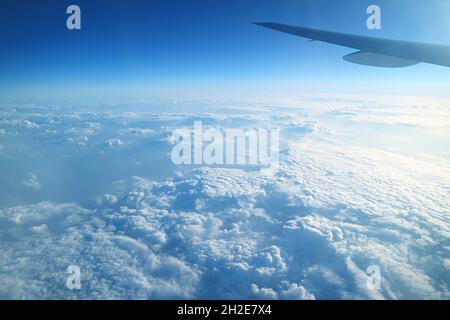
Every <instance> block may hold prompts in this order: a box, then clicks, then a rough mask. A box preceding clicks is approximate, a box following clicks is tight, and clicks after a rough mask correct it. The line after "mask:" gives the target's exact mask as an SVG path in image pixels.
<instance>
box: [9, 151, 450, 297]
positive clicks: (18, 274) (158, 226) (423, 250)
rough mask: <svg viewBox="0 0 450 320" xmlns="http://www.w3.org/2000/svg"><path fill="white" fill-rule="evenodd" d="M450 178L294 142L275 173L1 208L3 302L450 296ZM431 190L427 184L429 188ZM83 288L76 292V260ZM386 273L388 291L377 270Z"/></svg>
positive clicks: (194, 177)
mask: <svg viewBox="0 0 450 320" xmlns="http://www.w3.org/2000/svg"><path fill="white" fill-rule="evenodd" d="M448 177H449V175H448V169H447V168H442V167H437V166H433V165H425V164H424V163H421V162H418V161H414V160H411V159H408V158H405V157H401V156H398V155H394V154H389V153H385V152H380V151H375V150H372V149H364V148H343V147H339V148H338V147H334V146H332V145H326V144H323V145H318V144H317V143H311V144H310V143H300V144H292V145H291V146H290V148H289V150H288V151H287V152H286V154H284V156H283V159H282V162H281V167H280V171H279V172H278V173H276V174H265V175H264V174H261V173H258V172H245V171H242V170H238V169H223V168H203V169H198V170H194V172H193V173H192V174H190V175H189V178H188V177H186V178H184V177H183V176H177V177H175V178H171V179H169V180H167V181H165V182H153V181H148V180H146V179H142V178H137V177H136V178H134V179H132V180H131V181H130V183H129V184H128V185H127V186H126V187H125V189H124V191H123V192H122V193H118V194H116V195H105V197H104V198H103V200H102V201H101V202H100V203H99V204H98V206H97V207H96V208H93V209H83V208H80V207H79V206H76V205H70V204H59V205H57V204H52V203H40V204H37V205H32V206H20V207H13V208H9V209H4V210H2V211H1V212H0V226H1V227H0V234H1V237H2V242H1V244H0V247H1V254H0V270H1V273H2V275H3V276H2V277H1V279H0V288H2V291H1V292H0V296H1V297H3V298H44V297H49V298H261V299H284V298H286V299H291V298H295V299H297V298H298V299H314V298H319V299H320V298H355V297H357V298H375V299H381V298H448V297H449V291H448V285H449V283H448V278H446V277H443V276H442V274H443V273H444V274H445V272H446V270H448V250H449V248H448V246H447V245H446V244H448V240H449V238H450V230H449V226H448V223H447V222H446V221H447V220H446V219H447V218H446V214H447V213H448V212H449V209H450V203H449V197H448V190H449V181H450V180H449V179H448ZM419 181H420V182H421V183H418V182H419ZM73 264H76V265H79V266H80V267H81V269H82V276H83V288H82V290H81V291H77V292H72V291H68V290H67V289H66V288H65V277H66V276H67V275H66V274H65V270H66V268H67V266H69V265H73ZM370 265H377V266H379V267H380V270H381V276H382V287H381V290H379V291H378V290H370V289H369V288H368V287H367V285H366V282H367V277H368V275H367V273H366V269H367V268H368V267H369V266H370Z"/></svg>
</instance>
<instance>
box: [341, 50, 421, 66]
mask: <svg viewBox="0 0 450 320" xmlns="http://www.w3.org/2000/svg"><path fill="white" fill-rule="evenodd" d="M344 60H345V61H348V62H352V63H356V64H362V65H365V66H373V67H382V68H404V67H410V66H413V65H415V64H418V63H420V62H419V61H414V60H409V59H404V58H398V57H393V56H386V55H384V54H379V53H373V52H362V51H358V52H355V53H351V54H349V55H346V56H344Z"/></svg>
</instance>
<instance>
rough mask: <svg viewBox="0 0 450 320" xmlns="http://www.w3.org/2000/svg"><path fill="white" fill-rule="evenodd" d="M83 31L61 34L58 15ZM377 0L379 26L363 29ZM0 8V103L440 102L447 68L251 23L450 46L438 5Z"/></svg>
mask: <svg viewBox="0 0 450 320" xmlns="http://www.w3.org/2000/svg"><path fill="white" fill-rule="evenodd" d="M70 4H77V5H79V6H80V7H81V10H82V30H80V31H69V30H67V29H66V26H65V20H66V18H67V14H66V13H65V11H66V8H67V6H68V5H70ZM369 4H378V5H380V6H381V9H382V23H383V29H382V30H380V31H369V30H367V29H366V18H367V15H366V13H365V11H366V8H367V6H368V5H369ZM1 6H2V7H1V10H0V41H1V43H2V50H0V70H1V72H0V94H1V95H2V97H3V99H2V100H3V101H8V100H11V101H13V100H27V99H30V100H33V99H40V98H42V97H46V98H49V99H52V98H61V97H66V98H68V99H75V98H76V97H79V96H103V97H114V96H116V95H117V96H119V95H120V96H128V97H135V98H139V97H145V96H146V95H153V96H154V95H173V94H178V93H192V94H194V95H202V94H205V93H208V92H218V93H223V92H232V91H236V92H247V93H248V92H252V93H255V94H257V93H260V92H264V93H267V92H272V91H273V92H277V91H280V92H289V91H295V92H311V91H315V92H349V93H353V92H356V93H373V92H375V93H386V94H387V93H391V94H392V93H395V94H412V93H414V94H422V95H430V96H440V95H444V96H446V95H447V93H448V92H450V84H449V83H450V75H449V72H448V69H447V68H443V67H438V66H431V65H426V64H422V65H419V66H415V67H412V68H408V69H401V70H398V69H395V70H386V69H377V68H367V67H363V66H357V65H352V64H349V63H347V62H344V61H342V56H343V55H345V54H348V53H351V52H352V50H351V49H347V48H342V47H337V46H332V45H328V44H323V43H307V41H306V40H304V39H301V38H296V37H293V36H289V35H285V34H281V33H277V32H274V31H271V30H266V29H263V28H261V27H258V26H255V25H252V24H251V22H253V21H276V22H282V23H290V24H297V25H303V26H308V27H315V28H321V29H327V30H334V31H341V32H348V33H355V34H366V35H372V36H379V37H388V38H396V39H404V40H413V41H424V42H434V43H443V44H449V45H450V36H449V35H450V19H449V17H448V12H450V2H449V1H446V0H427V1H425V0H417V1H414V2H412V1H406V0H393V1H392V0H391V1H384V0H340V1H327V0H296V1H294V0H267V1H262V0H233V1H229V0H228V1H226V0H195V1H194V0H188V1H180V0H178V1H176V0H164V1H162V0H161V1H160V0H154V1H141V0H138V1H125V0H115V1H83V0H77V1H51V0H45V1H39V2H38V1H33V2H30V1H24V0H19V1H11V2H9V3H6V2H2V4H1Z"/></svg>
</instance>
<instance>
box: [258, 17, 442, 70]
mask: <svg viewBox="0 0 450 320" xmlns="http://www.w3.org/2000/svg"><path fill="white" fill-rule="evenodd" d="M255 24H257V25H260V26H262V27H266V28H269V29H274V30H277V31H281V32H285V33H289V34H292V35H296V36H300V37H303V38H307V39H310V40H314V41H322V42H327V43H332V44H336V45H340V46H344V47H349V48H353V49H356V50H358V51H357V52H355V53H352V54H349V55H346V56H344V60H346V61H348V62H352V63H356V64H362V65H368V66H375V67H385V68H401V67H408V66H412V65H415V64H418V63H421V62H425V63H431V64H436V65H440V66H445V67H450V46H445V45H439V44H428V43H419V42H409V41H400V40H391V39H383V38H373V37H365V36H358V35H352V34H345V33H339V32H332V31H323V30H317V29H310V28H304V27H296V26H290V25H286V24H281V23H274V22H258V23H255Z"/></svg>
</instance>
